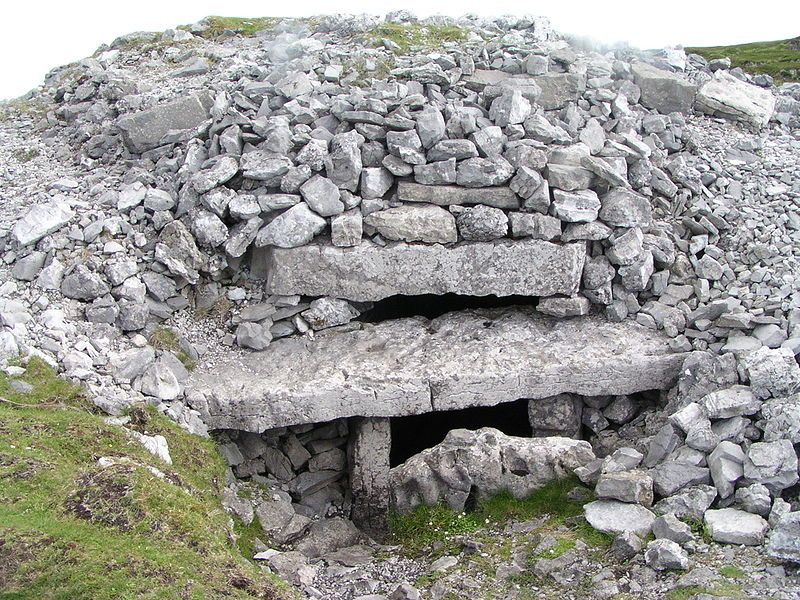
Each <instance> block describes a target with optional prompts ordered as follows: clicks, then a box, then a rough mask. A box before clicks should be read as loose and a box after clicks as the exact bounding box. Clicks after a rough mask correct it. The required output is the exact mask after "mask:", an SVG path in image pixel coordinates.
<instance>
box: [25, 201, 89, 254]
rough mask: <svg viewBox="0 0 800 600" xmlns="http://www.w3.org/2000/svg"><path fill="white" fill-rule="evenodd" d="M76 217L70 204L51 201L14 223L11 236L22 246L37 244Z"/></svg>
mask: <svg viewBox="0 0 800 600" xmlns="http://www.w3.org/2000/svg"><path fill="white" fill-rule="evenodd" d="M74 216H75V211H73V210H72V209H71V208H70V206H69V204H67V203H66V202H64V201H62V200H58V199H56V200H51V201H50V202H47V203H46V204H36V205H35V206H32V207H31V208H30V209H28V211H27V212H26V213H25V214H24V215H23V216H22V218H20V219H18V220H17V222H16V223H14V229H12V231H11V235H13V236H14V241H15V242H16V243H17V244H18V245H20V246H28V245H30V244H35V243H36V242H38V241H39V240H40V239H42V238H43V237H45V236H46V235H50V234H51V233H55V232H56V231H58V230H59V229H61V228H62V227H63V226H64V225H66V224H67V223H69V222H70V221H71V220H72V217H74Z"/></svg>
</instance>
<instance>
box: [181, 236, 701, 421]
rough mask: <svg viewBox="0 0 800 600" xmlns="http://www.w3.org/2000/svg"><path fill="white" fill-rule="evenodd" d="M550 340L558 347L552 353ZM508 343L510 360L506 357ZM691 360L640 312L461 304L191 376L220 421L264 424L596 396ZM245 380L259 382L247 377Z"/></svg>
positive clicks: (273, 348) (662, 382)
mask: <svg viewBox="0 0 800 600" xmlns="http://www.w3.org/2000/svg"><path fill="white" fill-rule="evenodd" d="M515 245H519V242H516V243H515ZM362 246H363V244H362ZM478 262H479V261H478ZM379 272H380V271H379ZM311 295H318V294H311ZM486 323H491V324H492V326H491V327H486V326H485V324H486ZM476 332H477V337H476ZM509 332H514V336H513V341H510V340H509V338H508V333H509ZM545 347H546V348H548V350H549V351H548V352H547V353H543V352H541V349H542V348H545ZM499 350H502V354H503V356H504V361H503V362H498V361H497V360H496V356H497V352H498V351H499ZM684 359H685V354H673V353H671V351H670V350H669V346H668V344H667V339H666V338H664V337H661V336H660V335H658V334H657V333H656V332H654V331H652V330H648V329H645V328H643V327H641V326H639V325H637V324H636V323H633V322H631V321H625V322H622V323H609V322H606V321H605V319H603V318H600V317H580V318H577V319H573V320H569V321H558V320H557V319H554V318H550V317H544V316H542V315H537V314H536V313H535V312H533V311H525V310H522V309H505V310H495V311H487V310H484V311H459V312H455V313H448V314H446V315H443V316H441V317H439V318H438V319H436V320H434V321H432V322H428V321H422V320H417V319H400V320H395V321H384V322H382V323H379V324H375V325H371V324H362V328H361V330H359V331H350V332H344V331H343V332H336V333H330V334H328V335H325V336H318V337H317V339H316V340H314V341H309V340H306V339H298V338H283V339H280V340H276V341H273V342H272V343H271V344H270V346H269V348H267V350H265V351H264V352H263V353H253V354H249V355H245V356H242V357H237V358H236V359H235V360H231V361H229V362H224V363H220V364H218V365H216V366H215V368H214V369H212V370H210V371H204V370H202V369H198V370H195V372H194V373H193V374H192V382H191V383H192V387H193V389H195V390H197V391H198V392H202V393H204V394H205V396H206V397H207V399H208V409H207V410H208V414H205V413H204V415H203V419H204V421H205V422H206V423H208V425H209V427H212V428H214V429H243V430H247V431H259V432H260V431H264V430H265V429H270V428H274V427H281V426H284V425H293V424H298V423H314V422H322V421H329V420H332V419H335V418H338V417H349V416H355V415H366V416H376V417H377V416H381V417H391V416H402V415H408V414H421V413H425V412H431V411H434V410H455V409H459V408H466V407H468V406H492V405H496V404H499V403H502V402H512V401H515V400H517V399H519V398H531V399H536V398H547V397H550V396H554V395H556V394H559V393H565V392H572V393H577V394H581V395H586V396H596V395H603V394H630V393H634V392H637V391H641V390H649V389H654V388H660V389H667V388H669V387H670V386H672V385H674V383H675V381H676V380H677V377H678V375H679V372H680V367H681V364H682V362H683V360H684ZM600 375H602V376H600ZM244 377H246V379H243V378H244ZM243 380H246V381H247V382H248V385H246V386H242V385H241V381H243Z"/></svg>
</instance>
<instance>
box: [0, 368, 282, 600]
mask: <svg viewBox="0 0 800 600" xmlns="http://www.w3.org/2000/svg"><path fill="white" fill-rule="evenodd" d="M21 379H22V380H24V381H27V382H28V383H30V384H32V385H33V386H34V389H33V391H32V392H30V393H28V394H21V393H17V392H15V391H14V390H13V388H11V387H10V386H9V380H8V378H7V377H6V376H5V375H2V374H0V397H2V398H3V399H4V400H5V401H3V402H0V599H2V600H11V599H14V600H22V599H25V600H27V599H31V600H32V599H83V598H87V599H89V598H91V599H106V598H108V599H111V598H114V599H117V598H120V599H128V598H131V599H132V598H137V599H138V598H220V597H226V598H270V599H272V598H275V599H277V598H288V597H291V594H290V592H289V591H288V588H287V587H286V586H285V584H281V583H279V582H276V580H274V579H273V578H272V577H271V576H270V575H268V574H265V573H264V572H263V571H262V570H261V569H259V568H258V567H256V566H255V565H253V564H252V563H251V562H250V561H248V560H247V559H246V558H245V557H244V556H243V555H242V554H241V553H240V551H239V548H237V546H236V542H235V541H233V540H234V538H235V535H234V533H235V532H234V531H231V527H230V519H229V517H228V515H227V514H226V513H225V512H224V510H223V509H222V506H221V504H220V500H219V492H220V489H221V486H222V485H223V484H224V481H225V464H224V461H223V460H222V458H221V456H220V455H219V453H218V451H217V449H216V446H215V445H214V443H213V441H211V440H208V439H203V438H199V437H197V436H192V435H190V434H189V433H187V432H185V431H183V430H182V429H180V428H179V427H178V426H177V425H175V424H174V423H172V422H171V421H169V420H168V419H167V418H166V417H163V416H162V415H160V414H158V413H157V412H155V411H154V410H152V409H147V410H146V409H137V410H136V411H135V412H134V413H132V415H131V417H132V424H131V427H135V428H136V429H138V430H139V431H142V432H146V433H148V434H161V435H164V436H165V437H166V438H167V440H168V442H169V447H170V453H171V455H172V459H173V464H172V465H167V464H166V463H163V462H161V461H160V460H159V459H157V458H155V457H154V456H152V455H151V454H149V453H148V452H147V451H146V450H144V448H143V447H141V446H140V445H139V444H138V443H137V442H136V441H134V440H132V439H131V438H130V437H129V436H127V435H125V433H124V431H123V430H122V429H121V428H119V427H113V426H110V425H107V424H106V423H105V422H104V421H103V419H102V418H101V417H100V416H99V415H97V414H94V413H93V412H92V411H91V409H90V407H89V404H88V402H86V401H85V400H84V399H83V396H82V393H81V390H80V388H78V387H76V386H73V385H72V384H70V383H69V382H66V381H64V380H61V379H59V378H58V377H57V376H56V375H55V373H54V372H53V370H52V369H50V368H49V367H48V366H47V365H46V364H45V363H43V362H42V361H39V360H36V359H32V360H31V361H30V363H29V365H28V368H27V371H26V372H25V374H24V375H23V376H22V377H21ZM100 457H110V458H112V459H113V461H114V464H113V465H112V466H106V467H100V466H98V464H97V460H98V459H99V458H100ZM147 466H152V467H155V468H157V469H159V470H160V471H161V472H162V473H163V474H164V476H165V477H164V478H163V479H161V478H159V477H157V476H156V475H154V474H152V473H151V472H150V471H149V470H148V469H147Z"/></svg>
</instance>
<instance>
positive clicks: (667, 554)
mask: <svg viewBox="0 0 800 600" xmlns="http://www.w3.org/2000/svg"><path fill="white" fill-rule="evenodd" d="M644 561H645V563H647V566H649V567H650V568H651V569H655V570H656V571H667V570H680V571H685V570H686V569H688V568H689V555H688V554H686V550H684V549H683V548H681V547H680V546H679V545H678V544H676V543H675V542H673V541H672V540H667V539H656V540H653V541H651V542H650V543H649V544H647V550H645V553H644Z"/></svg>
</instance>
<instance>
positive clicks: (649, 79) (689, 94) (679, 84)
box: [631, 62, 697, 115]
mask: <svg viewBox="0 0 800 600" xmlns="http://www.w3.org/2000/svg"><path fill="white" fill-rule="evenodd" d="M631 71H632V73H633V80H634V82H635V83H636V85H638V86H639V87H640V88H641V90H642V96H641V99H640V102H641V103H642V104H643V105H644V106H646V107H647V108H654V109H656V110H657V111H658V112H660V113H661V114H663V115H667V114H669V113H672V112H680V113H685V114H688V113H690V112H691V111H692V105H693V104H694V99H695V94H696V93H697V86H696V85H694V84H693V83H691V82H689V81H687V80H686V79H684V78H683V77H681V76H679V75H675V74H674V73H670V72H669V71H664V70H662V69H658V68H656V67H653V66H651V65H648V64H647V63H643V62H637V63H635V64H634V65H632V66H631Z"/></svg>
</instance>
